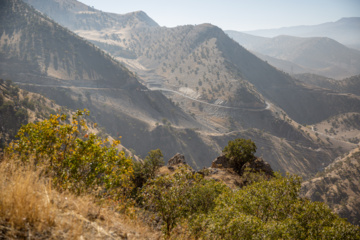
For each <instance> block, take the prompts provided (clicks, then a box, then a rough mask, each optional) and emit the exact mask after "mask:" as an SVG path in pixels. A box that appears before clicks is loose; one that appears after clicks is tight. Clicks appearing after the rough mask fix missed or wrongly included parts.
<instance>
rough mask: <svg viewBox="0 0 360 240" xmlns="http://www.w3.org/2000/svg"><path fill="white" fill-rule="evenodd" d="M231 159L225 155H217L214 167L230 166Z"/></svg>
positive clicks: (212, 165)
mask: <svg viewBox="0 0 360 240" xmlns="http://www.w3.org/2000/svg"><path fill="white" fill-rule="evenodd" d="M229 161H230V160H229V159H228V158H227V157H225V155H221V156H219V157H217V158H216V159H215V160H214V161H213V162H212V163H211V167H212V168H230V163H229Z"/></svg>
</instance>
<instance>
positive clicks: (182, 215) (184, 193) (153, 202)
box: [142, 166, 229, 236]
mask: <svg viewBox="0 0 360 240" xmlns="http://www.w3.org/2000/svg"><path fill="white" fill-rule="evenodd" d="M225 191H229V189H228V187H227V186H225V185H224V184H222V183H219V182H215V181H214V180H205V179H203V177H202V176H201V175H200V174H196V173H195V174H194V173H192V171H191V170H190V169H189V168H188V167H185V166H183V167H180V168H179V169H178V170H177V171H176V172H175V173H174V174H173V175H165V176H159V177H157V178H155V179H153V180H151V181H149V182H148V183H146V185H145V186H144V189H143V191H142V195H143V200H144V205H145V206H146V207H147V208H148V209H150V210H152V211H154V212H155V213H156V214H158V215H159V216H160V218H161V220H162V221H163V224H164V227H163V231H164V233H165V234H166V235H167V236H168V235H170V233H171V231H172V229H173V228H174V227H175V226H176V225H177V224H178V223H181V222H182V221H185V222H187V223H189V224H190V225H191V227H192V229H193V232H196V231H199V225H201V220H198V219H201V215H202V214H207V213H208V212H210V211H211V210H212V209H213V208H214V207H215V199H216V198H217V197H218V196H219V195H220V194H221V193H223V192H225Z"/></svg>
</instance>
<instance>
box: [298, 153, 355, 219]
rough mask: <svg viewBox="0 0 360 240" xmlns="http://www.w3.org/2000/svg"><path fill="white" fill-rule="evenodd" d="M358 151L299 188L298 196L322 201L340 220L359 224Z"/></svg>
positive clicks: (336, 162) (338, 161)
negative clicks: (342, 218) (300, 190)
mask: <svg viewBox="0 0 360 240" xmlns="http://www.w3.org/2000/svg"><path fill="white" fill-rule="evenodd" d="M359 175H360V149H359V148H357V149H356V150H354V151H352V152H351V153H350V154H348V155H347V156H345V157H343V158H342V159H339V160H337V161H335V162H334V163H333V164H331V165H330V166H329V167H327V168H326V170H325V171H324V172H323V173H319V174H318V175H317V176H316V177H315V178H313V179H311V180H309V181H306V182H304V183H303V184H302V194H303V196H305V197H308V198H310V199H311V200H312V201H323V202H325V203H326V204H328V205H329V206H330V207H331V208H332V209H333V210H334V211H335V212H336V213H338V214H339V215H340V216H341V217H344V218H347V219H348V220H349V222H351V223H353V224H357V225H359V224H360V201H359V199H360V182H359Z"/></svg>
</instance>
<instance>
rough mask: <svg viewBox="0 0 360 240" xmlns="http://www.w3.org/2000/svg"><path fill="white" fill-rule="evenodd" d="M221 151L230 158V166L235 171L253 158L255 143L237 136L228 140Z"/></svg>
mask: <svg viewBox="0 0 360 240" xmlns="http://www.w3.org/2000/svg"><path fill="white" fill-rule="evenodd" d="M223 152H224V153H225V156H226V157H227V158H229V159H230V166H231V167H232V168H233V169H234V170H235V171H236V172H240V170H241V168H242V166H243V165H244V164H245V163H247V162H250V161H251V160H253V159H255V155H254V154H255V152H256V145H255V143H254V142H253V141H251V140H250V139H248V140H246V139H242V138H237V139H235V140H234V141H229V142H228V145H227V146H225V148H224V150H223Z"/></svg>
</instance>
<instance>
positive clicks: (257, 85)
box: [27, 13, 359, 176]
mask: <svg viewBox="0 0 360 240" xmlns="http://www.w3.org/2000/svg"><path fill="white" fill-rule="evenodd" d="M46 14H49V13H46ZM85 22H86V21H85ZM105 22H106V21H105ZM78 23H79V24H80V21H78ZM105 27H106V26H105ZM94 29H95V28H91V30H86V28H85V27H84V28H79V30H75V31H76V32H77V33H78V34H79V35H81V36H82V37H84V38H87V39H88V40H90V41H92V42H93V43H95V44H96V45H97V46H99V47H101V48H103V49H105V50H106V51H108V52H110V53H111V54H112V55H113V56H114V57H115V58H116V59H118V60H120V61H122V62H123V63H124V64H126V66H128V67H130V68H131V69H132V70H134V71H136V72H137V74H138V75H139V76H141V77H142V81H143V84H145V85H147V86H148V87H149V88H150V89H152V90H153V91H147V90H146V89H145V88H140V91H136V89H135V90H134V91H131V96H130V95H128V94H130V92H129V90H128V89H126V91H125V90H124V91H122V92H121V94H118V92H119V90H116V89H111V90H110V89H106V88H104V87H97V88H96V89H95V88H94V87H87V86H86V89H80V88H79V87H77V88H74V87H71V88H63V89H62V90H60V89H58V90H56V89H54V88H53V89H52V90H51V91H52V94H51V95H52V97H53V98H56V99H57V101H59V102H63V103H65V100H64V98H63V97H62V96H63V94H64V93H66V94H70V93H71V92H73V93H71V94H70V96H72V97H71V99H70V100H71V101H70V100H69V99H67V100H66V102H67V104H70V105H73V106H77V107H81V108H82V107H84V106H86V107H87V108H88V109H90V110H91V111H92V112H95V115H96V117H95V118H96V119H95V121H97V122H100V123H102V124H103V125H104V126H106V128H107V130H108V132H112V133H113V134H114V135H116V134H119V135H122V136H124V140H123V141H122V142H123V143H124V145H126V146H128V147H130V148H133V149H135V150H136V152H137V153H138V154H139V155H141V156H144V155H145V154H146V153H147V152H148V151H149V150H150V149H155V148H161V149H162V150H163V152H164V155H165V158H169V157H171V156H172V155H174V154H175V153H176V152H183V153H184V155H185V156H186V158H187V159H188V162H189V163H191V164H193V165H195V166H198V167H202V166H205V165H209V162H211V161H212V160H213V159H214V158H215V157H216V156H217V155H218V154H219V153H220V152H221V149H223V147H224V146H225V145H226V142H227V141H228V140H230V139H231V138H232V137H234V136H236V135H239V136H242V135H243V136H245V137H246V136H250V135H251V134H248V132H249V131H250V132H251V131H253V130H254V131H255V132H258V133H259V134H255V136H254V137H255V139H254V140H255V142H257V141H258V142H259V149H260V150H261V151H259V153H260V154H261V155H269V156H270V157H269V158H267V160H268V161H269V162H270V164H272V165H274V166H275V169H276V170H281V171H290V172H296V173H299V174H301V175H304V176H305V175H307V174H309V173H315V172H317V171H318V170H319V169H321V168H322V167H323V166H324V165H327V164H328V163H330V162H331V159H333V158H334V157H336V156H337V155H338V154H339V153H341V152H343V151H346V150H347V149H348V150H349V149H351V148H353V147H354V145H353V144H350V143H342V142H334V143H333V144H334V145H331V147H328V146H329V145H328V144H329V143H328V142H327V141H326V139H325V137H324V138H323V140H321V139H320V140H319V141H318V140H317V137H316V136H315V133H314V132H311V130H306V131H305V130H304V129H303V127H302V126H301V125H299V124H298V123H296V122H295V121H293V120H292V119H291V118H295V120H297V121H298V122H316V121H320V120H322V119H325V118H326V117H328V116H332V115H334V114H337V113H338V112H343V111H344V112H347V111H350V110H351V111H356V110H355V109H356V108H357V107H358V106H359V104H357V102H358V101H359V100H358V99H357V98H354V97H349V96H339V95H337V94H332V93H330V94H329V93H328V92H324V91H323V90H320V89H315V90H313V89H310V88H308V87H306V86H304V85H302V84H300V82H297V81H294V80H293V79H292V78H291V77H290V76H288V75H286V74H284V73H282V72H280V71H277V70H276V69H274V68H273V67H271V66H270V65H268V64H267V63H265V62H263V61H261V60H260V59H258V58H257V57H255V56H254V55H253V54H251V53H249V52H248V51H247V50H245V49H244V48H242V47H241V46H239V45H238V44H237V43H236V42H234V41H232V40H231V39H230V38H228V37H227V36H226V35H225V34H224V32H223V31H222V30H221V29H219V28H217V27H215V26H212V25H209V24H204V25H199V26H182V27H177V28H172V29H168V28H160V27H150V28H122V29H119V30H117V29H114V28H103V29H102V30H101V31H97V30H94ZM110 33H111V37H109V34H110ZM124 49H125V50H126V51H124ZM52 87H53V86H52ZM27 89H32V90H33V91H42V92H43V93H44V94H46V92H48V91H47V90H46V89H44V88H43V89H42V90H39V88H38V86H37V85H28V86H27ZM155 90H160V91H162V92H163V93H165V94H167V96H168V97H169V98H171V99H172V101H173V102H175V104H172V105H171V107H172V108H173V110H171V109H170V110H169V109H168V110H166V107H165V106H163V104H161V105H160V104H156V105H157V108H162V110H159V111H158V112H159V113H160V115H159V114H158V113H157V112H154V113H153V114H152V115H151V117H149V115H147V113H148V112H149V111H151V109H153V108H154V107H155V106H154V104H155V103H160V101H158V100H156V101H155V99H154V98H153V100H152V101H151V100H149V97H147V98H145V97H144V95H146V94H148V95H149V96H157V94H158V95H159V96H160V95H161V94H160V93H159V92H157V91H155ZM56 91H57V92H58V93H57V94H54V93H55V92H56ZM86 92H88V93H86ZM124 95H125V96H127V97H126V100H124V98H125V96H124ZM119 98H121V100H119ZM89 99H90V100H91V101H89ZM141 99H147V100H144V102H142V100H141ZM339 99H340V101H339ZM79 100H80V101H79ZM341 100H342V101H341ZM352 101H353V102H354V104H348V103H349V102H350V103H352ZM135 103H136V104H135ZM329 103H334V104H333V106H331V107H330V106H329ZM335 103H336V104H335ZM149 104H150V105H151V106H149V107H147V106H148V105H149ZM139 105H141V106H139ZM277 105H278V106H280V108H279V107H278V106H277ZM134 108H135V109H134ZM155 108H156V107H155ZM180 108H181V109H183V110H184V111H186V112H187V113H188V114H189V115H190V116H192V117H191V119H188V118H186V117H178V116H174V115H171V114H172V113H177V111H178V110H180ZM138 109H140V111H138ZM315 112H316V113H317V115H314V113H315ZM129 114H131V116H130V117H129ZM164 115H165V116H164ZM135 116H136V117H135ZM140 116H141V120H139V118H140ZM144 119H145V120H144ZM129 122H131V124H129ZM145 122H146V123H145ZM196 122H197V123H196ZM183 126H186V127H187V128H191V129H184V128H182V127H183ZM262 133H263V134H262ZM281 142H282V143H284V144H281ZM280 146H281V147H280ZM340 146H341V147H342V148H338V147H340ZM276 149H281V152H277V151H276ZM315 155H316V156H317V157H316V158H314V157H313V156H315ZM290 159H291V160H290Z"/></svg>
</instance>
